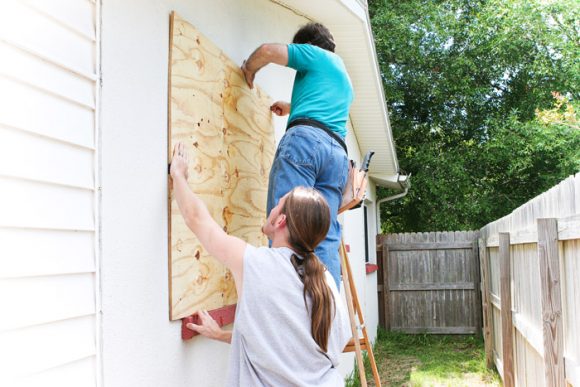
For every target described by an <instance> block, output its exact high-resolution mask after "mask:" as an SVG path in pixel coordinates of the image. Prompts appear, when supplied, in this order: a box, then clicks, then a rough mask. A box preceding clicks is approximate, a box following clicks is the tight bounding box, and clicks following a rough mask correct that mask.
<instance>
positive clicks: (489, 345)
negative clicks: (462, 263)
mask: <svg viewBox="0 0 580 387" xmlns="http://www.w3.org/2000/svg"><path fill="white" fill-rule="evenodd" d="M479 265H480V267H481V269H480V270H481V303H482V307H483V341H484V343H485V365H486V366H487V368H492V367H493V341H492V337H491V319H492V315H491V312H492V310H491V305H490V302H491V301H490V296H489V258H488V255H487V240H484V239H483V238H479Z"/></svg>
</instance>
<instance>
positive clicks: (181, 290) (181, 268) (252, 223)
mask: <svg viewBox="0 0 580 387" xmlns="http://www.w3.org/2000/svg"><path fill="white" fill-rule="evenodd" d="M170 36H171V41H170V59H169V60H170V66H169V67H170V75H169V83H170V85H169V96H170V98H169V136H168V137H169V144H168V157H170V155H171V152H172V149H173V145H174V144H175V143H176V142H177V141H181V142H183V143H185V144H186V147H187V149H188V151H189V156H190V165H189V176H190V177H189V185H190V187H191V188H192V189H193V191H194V192H196V193H197V194H198V195H199V197H200V198H201V199H202V200H203V201H204V202H205V203H206V205H207V206H208V209H209V212H210V214H211V215H212V217H213V218H214V219H215V220H216V222H217V223H218V224H219V225H220V226H222V227H223V228H224V230H225V231H227V232H228V233H229V234H231V235H235V236H237V237H240V238H242V239H244V240H245V241H247V242H249V243H251V244H253V245H255V246H262V245H265V244H266V242H267V240H266V238H265V236H263V235H262V233H261V225H262V223H263V222H264V219H265V217H266V214H265V209H266V195H267V186H268V175H269V170H270V166H271V164H272V159H273V156H274V148H275V140H274V129H273V123H272V117H271V113H270V110H269V106H270V105H271V100H270V98H269V97H268V96H267V95H266V94H265V93H264V92H263V91H261V90H260V89H259V88H255V89H254V90H250V89H249V88H248V87H247V85H246V83H245V80H244V77H243V74H242V72H241V71H240V69H239V66H238V65H237V64H236V63H234V62H233V61H232V60H230V59H229V58H228V57H227V56H226V55H225V54H224V53H223V52H222V51H221V50H220V49H219V48H218V47H217V46H216V45H214V44H213V43H212V42H211V41H210V40H208V39H207V38H206V37H205V36H203V35H202V34H201V33H200V32H199V31H197V30H196V29H195V28H194V27H193V26H192V25H191V24H189V23H188V22H187V21H185V20H183V19H182V18H180V17H179V16H178V15H176V14H175V13H173V14H172V15H171V33H170ZM170 195H171V194H170ZM169 200H170V205H169V208H170V221H169V227H170V232H169V238H170V241H169V246H170V248H169V250H170V251H169V265H170V269H169V271H170V279H169V283H170V309H171V312H170V318H171V319H172V320H175V319H179V318H182V317H185V316H188V315H191V314H192V313H193V312H195V311H196V310H198V309H202V308H203V309H209V310H212V309H217V308H221V307H223V306H226V305H231V304H234V303H235V302H236V300H237V296H236V291H235V285H234V281H233V278H232V276H231V274H230V273H229V271H228V270H227V269H225V267H224V266H223V265H221V264H220V263H218V262H217V261H216V260H215V259H214V258H213V257H211V256H210V255H209V254H208V253H207V252H206V251H205V249H204V248H203V247H202V246H201V244H200V243H199V241H198V240H197V238H196V237H195V236H194V235H193V234H192V233H191V231H190V230H189V229H188V228H187V226H186V225H185V222H184V220H183V218H182V217H181V215H180V212H179V209H178V207H177V204H176V203H175V201H173V200H172V198H171V196H170V197H169Z"/></svg>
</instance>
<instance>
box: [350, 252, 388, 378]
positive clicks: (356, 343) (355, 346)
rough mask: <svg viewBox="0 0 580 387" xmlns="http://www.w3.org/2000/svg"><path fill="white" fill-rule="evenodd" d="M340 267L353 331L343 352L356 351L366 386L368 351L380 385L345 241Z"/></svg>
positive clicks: (374, 376) (374, 375) (360, 371)
mask: <svg viewBox="0 0 580 387" xmlns="http://www.w3.org/2000/svg"><path fill="white" fill-rule="evenodd" d="M340 267H341V269H342V281H343V282H344V290H345V296H346V305H347V307H348V317H349V318H350V327H351V331H352V339H350V341H349V342H348V344H347V345H346V347H345V348H344V351H343V352H356V361H357V364H358V373H359V376H360V383H361V386H362V387H366V386H367V378H366V376H365V368H364V363H363V356H362V351H363V350H364V351H367V354H368V357H369V360H370V363H371V369H372V371H373V378H374V380H375V385H376V386H377V387H380V386H381V378H380V377H379V372H378V370H377V364H376V362H375V355H374V354H373V345H372V343H371V342H370V340H369V336H368V334H367V328H366V325H365V321H364V317H363V314H362V311H361V307H360V303H359V302H358V295H357V292H356V287H355V285H354V281H353V279H352V271H351V269H350V263H349V261H348V255H347V254H346V249H345V247H344V241H341V242H340ZM355 317H358V322H359V324H358V325H357V323H356V320H355ZM359 328H360V329H361V330H362V334H363V337H360V336H359V333H358V329H359Z"/></svg>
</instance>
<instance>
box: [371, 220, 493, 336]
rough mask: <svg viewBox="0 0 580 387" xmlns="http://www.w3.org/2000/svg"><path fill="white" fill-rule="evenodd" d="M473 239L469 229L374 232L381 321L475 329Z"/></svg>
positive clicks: (407, 327) (391, 326) (410, 328)
mask: <svg viewBox="0 0 580 387" xmlns="http://www.w3.org/2000/svg"><path fill="white" fill-rule="evenodd" d="M477 238H478V233H477V232H473V231H468V232H432V233H407V234H387V235H378V237H377V262H378V263H379V267H380V270H379V276H378V281H379V319H380V325H381V326H383V327H385V328H386V329H388V330H396V331H402V332H408V333H420V332H427V333H475V332H477V331H479V330H480V329H481V299H480V286H479V283H480V280H479V278H480V277H479V259H478V251H477V249H478V247H477Z"/></svg>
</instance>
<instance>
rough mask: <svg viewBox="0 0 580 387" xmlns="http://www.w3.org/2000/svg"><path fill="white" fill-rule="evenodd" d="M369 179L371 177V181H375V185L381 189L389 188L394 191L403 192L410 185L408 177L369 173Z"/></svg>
mask: <svg viewBox="0 0 580 387" xmlns="http://www.w3.org/2000/svg"><path fill="white" fill-rule="evenodd" d="M369 177H370V179H371V181H373V182H374V183H375V184H377V185H379V186H381V187H385V188H389V189H393V190H400V191H402V190H404V189H405V187H407V186H408V185H409V183H410V181H409V177H408V176H406V175H400V174H396V175H379V174H373V173H369Z"/></svg>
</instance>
